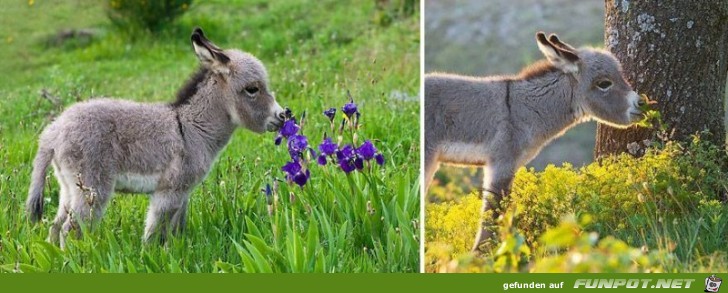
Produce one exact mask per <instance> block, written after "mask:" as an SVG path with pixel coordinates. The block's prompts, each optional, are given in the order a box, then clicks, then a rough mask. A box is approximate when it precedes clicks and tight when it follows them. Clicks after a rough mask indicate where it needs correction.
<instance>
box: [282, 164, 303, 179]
mask: <svg viewBox="0 0 728 293" xmlns="http://www.w3.org/2000/svg"><path fill="white" fill-rule="evenodd" d="M281 170H283V172H286V174H287V175H288V178H289V179H291V178H293V175H296V174H297V173H298V172H301V164H300V163H298V161H293V162H288V163H286V164H285V165H283V167H281Z"/></svg>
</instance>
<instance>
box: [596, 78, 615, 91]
mask: <svg viewBox="0 0 728 293" xmlns="http://www.w3.org/2000/svg"><path fill="white" fill-rule="evenodd" d="M610 86H612V82H611V81H608V80H602V81H600V82H597V87H599V88H600V89H603V90H606V89H608V88H609V87H610Z"/></svg>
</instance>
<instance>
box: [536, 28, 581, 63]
mask: <svg viewBox="0 0 728 293" xmlns="http://www.w3.org/2000/svg"><path fill="white" fill-rule="evenodd" d="M551 36H552V38H553V39H555V40H556V41H557V43H552V42H549V40H548V39H546V34H544V33H543V32H538V33H536V43H537V44H538V49H539V50H541V53H543V54H544V55H545V56H546V59H548V60H549V62H551V64H553V65H554V66H555V67H556V68H559V69H561V71H563V72H565V73H576V72H579V64H578V62H579V56H577V55H576V51H575V50H572V49H573V48H571V46H569V45H566V44H564V43H562V42H561V41H559V39H558V37H556V35H551ZM557 44H558V45H557ZM562 45H564V46H563V47H562Z"/></svg>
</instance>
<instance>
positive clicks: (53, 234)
mask: <svg viewBox="0 0 728 293" xmlns="http://www.w3.org/2000/svg"><path fill="white" fill-rule="evenodd" d="M53 175H54V176H55V177H56V179H57V181H58V185H59V186H60V189H61V190H60V192H59V194H58V212H56V217H55V219H53V223H51V227H50V229H49V231H48V239H47V240H46V241H48V242H50V243H54V244H57V243H58V241H59V237H60V234H61V227H62V226H63V223H64V222H66V219H67V218H68V209H69V207H70V204H71V198H72V197H73V194H72V192H74V190H72V187H74V188H75V186H72V185H68V183H67V182H66V180H65V178H64V176H63V174H61V170H60V168H58V166H57V165H56V164H53ZM71 186H72V187H71Z"/></svg>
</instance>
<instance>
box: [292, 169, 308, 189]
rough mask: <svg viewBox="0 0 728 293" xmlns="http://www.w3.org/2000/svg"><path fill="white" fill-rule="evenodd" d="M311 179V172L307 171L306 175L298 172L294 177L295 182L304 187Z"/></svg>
mask: <svg viewBox="0 0 728 293" xmlns="http://www.w3.org/2000/svg"><path fill="white" fill-rule="evenodd" d="M309 177H311V171H309V170H308V169H306V173H304V172H298V173H296V175H294V176H293V182H295V183H296V184H298V186H300V187H303V186H304V185H306V182H308V178H309Z"/></svg>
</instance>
